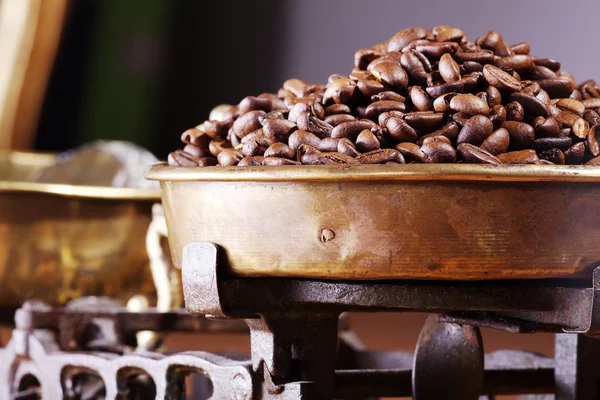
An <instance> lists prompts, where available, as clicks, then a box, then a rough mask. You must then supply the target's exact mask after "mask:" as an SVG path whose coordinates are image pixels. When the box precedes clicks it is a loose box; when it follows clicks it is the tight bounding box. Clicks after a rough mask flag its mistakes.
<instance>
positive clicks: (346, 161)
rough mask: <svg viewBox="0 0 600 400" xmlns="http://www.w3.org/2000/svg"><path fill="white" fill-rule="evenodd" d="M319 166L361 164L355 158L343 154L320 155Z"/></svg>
mask: <svg viewBox="0 0 600 400" xmlns="http://www.w3.org/2000/svg"><path fill="white" fill-rule="evenodd" d="M317 164H318V165H352V164H360V162H359V161H358V160H357V159H355V158H354V157H350V156H348V155H346V154H342V153H336V152H332V153H320V154H319V155H318V157H317Z"/></svg>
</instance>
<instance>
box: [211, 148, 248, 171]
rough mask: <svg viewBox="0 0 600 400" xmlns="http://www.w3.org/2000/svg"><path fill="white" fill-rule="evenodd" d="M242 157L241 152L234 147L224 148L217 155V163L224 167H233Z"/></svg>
mask: <svg viewBox="0 0 600 400" xmlns="http://www.w3.org/2000/svg"><path fill="white" fill-rule="evenodd" d="M242 158H244V155H243V154H242V152H241V151H239V150H234V149H224V150H223V151H222V152H220V153H219V155H218V156H217V160H218V161H219V165H222V166H224V167H233V166H235V165H237V164H238V162H240V160H241V159H242Z"/></svg>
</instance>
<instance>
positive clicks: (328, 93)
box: [323, 77, 356, 104]
mask: <svg viewBox="0 0 600 400" xmlns="http://www.w3.org/2000/svg"><path fill="white" fill-rule="evenodd" d="M355 92H356V82H354V81H353V80H352V79H350V78H346V77H340V78H338V79H335V80H333V82H332V83H330V84H328V85H327V90H325V94H324V95H323V103H325V104H330V103H337V104H340V103H343V104H348V103H350V102H351V101H352V99H353V98H354V95H355Z"/></svg>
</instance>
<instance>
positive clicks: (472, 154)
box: [457, 143, 502, 165]
mask: <svg viewBox="0 0 600 400" xmlns="http://www.w3.org/2000/svg"><path fill="white" fill-rule="evenodd" d="M457 150H458V155H459V157H460V159H461V160H463V161H464V162H467V163H470V164H496V165H497V164H502V162H500V160H498V159H497V158H496V157H494V156H493V155H492V154H490V153H489V152H487V151H485V150H483V149H481V148H479V147H477V146H473V145H472V144H470V143H461V144H459V145H458V148H457Z"/></svg>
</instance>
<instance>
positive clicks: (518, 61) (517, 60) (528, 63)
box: [494, 54, 534, 73]
mask: <svg viewBox="0 0 600 400" xmlns="http://www.w3.org/2000/svg"><path fill="white" fill-rule="evenodd" d="M494 65H495V66H496V67H500V68H510V69H512V70H513V71H516V72H519V73H520V72H526V71H529V70H530V69H531V68H533V65H534V64H533V59H532V58H531V56H529V55H526V54H515V55H513V56H508V57H495V58H494Z"/></svg>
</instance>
